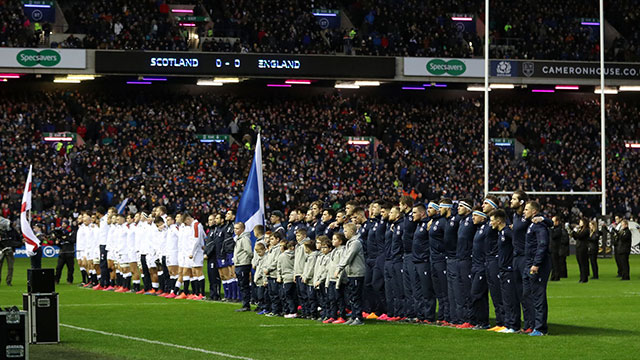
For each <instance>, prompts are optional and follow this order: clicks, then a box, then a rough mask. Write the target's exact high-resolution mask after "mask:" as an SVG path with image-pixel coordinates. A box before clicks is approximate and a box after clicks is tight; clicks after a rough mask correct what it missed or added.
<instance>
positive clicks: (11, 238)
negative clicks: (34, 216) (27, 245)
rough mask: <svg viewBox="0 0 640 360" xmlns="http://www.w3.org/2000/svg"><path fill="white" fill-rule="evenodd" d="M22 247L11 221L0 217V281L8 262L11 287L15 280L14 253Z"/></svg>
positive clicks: (8, 281) (8, 276) (8, 282)
mask: <svg viewBox="0 0 640 360" xmlns="http://www.w3.org/2000/svg"><path fill="white" fill-rule="evenodd" d="M21 245H22V242H21V241H20V237H19V235H18V232H17V231H16V230H15V229H14V228H13V227H12V226H11V221H9V219H5V218H3V217H2V216H0V281H2V277H1V274H2V266H3V264H4V260H5V259H6V260H7V285H9V286H11V280H12V279H13V263H14V260H15V258H14V257H13V252H14V250H15V249H17V248H19V247H20V246H21Z"/></svg>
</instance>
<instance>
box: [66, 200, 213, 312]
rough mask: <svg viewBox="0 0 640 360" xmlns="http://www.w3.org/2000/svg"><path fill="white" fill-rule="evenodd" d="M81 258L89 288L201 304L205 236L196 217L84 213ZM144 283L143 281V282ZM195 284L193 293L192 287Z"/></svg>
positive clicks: (159, 212)
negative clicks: (177, 299) (196, 301)
mask: <svg viewBox="0 0 640 360" xmlns="http://www.w3.org/2000/svg"><path fill="white" fill-rule="evenodd" d="M81 220H82V223H81V225H80V226H79V228H78V233H77V242H76V258H77V261H78V265H79V268H80V272H81V273H82V284H81V286H83V287H91V288H93V289H94V290H105V291H115V292H135V293H137V294H146V295H159V296H164V297H167V298H179V299H184V298H189V299H193V300H201V299H203V298H204V294H205V290H204V288H205V284H204V275H203V270H202V269H203V261H204V239H205V232H204V229H203V226H202V224H200V223H199V222H198V221H197V220H195V219H194V218H193V217H192V216H191V215H190V214H188V213H184V214H178V215H176V216H171V215H167V213H166V208H165V207H164V206H160V207H157V208H155V209H153V211H152V212H151V213H150V214H147V213H146V212H144V211H143V212H139V213H136V214H135V215H132V214H130V215H127V216H124V215H122V214H117V213H116V209H115V208H110V209H109V210H108V212H107V213H106V214H103V212H102V211H100V210H98V211H97V212H95V213H94V214H89V213H88V212H84V213H82V214H81ZM141 282H142V283H141ZM189 285H191V289H190V288H189Z"/></svg>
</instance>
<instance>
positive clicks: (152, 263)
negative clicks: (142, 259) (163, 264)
mask: <svg viewBox="0 0 640 360" xmlns="http://www.w3.org/2000/svg"><path fill="white" fill-rule="evenodd" d="M156 260H158V258H157V257H155V256H151V255H147V267H148V268H155V267H157V265H156Z"/></svg>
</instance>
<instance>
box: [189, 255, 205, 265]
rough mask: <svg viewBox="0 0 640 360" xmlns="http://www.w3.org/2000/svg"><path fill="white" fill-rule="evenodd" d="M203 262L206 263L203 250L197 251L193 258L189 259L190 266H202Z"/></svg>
mask: <svg viewBox="0 0 640 360" xmlns="http://www.w3.org/2000/svg"><path fill="white" fill-rule="evenodd" d="M203 263H204V253H203V252H202V251H198V252H196V254H195V255H194V256H193V258H192V259H189V262H188V264H189V267H190V268H195V267H202V264H203Z"/></svg>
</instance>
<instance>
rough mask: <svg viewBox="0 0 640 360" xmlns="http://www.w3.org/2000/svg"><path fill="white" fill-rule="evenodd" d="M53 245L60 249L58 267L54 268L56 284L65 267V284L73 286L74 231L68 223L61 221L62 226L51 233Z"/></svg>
mask: <svg viewBox="0 0 640 360" xmlns="http://www.w3.org/2000/svg"><path fill="white" fill-rule="evenodd" d="M53 241H54V244H55V245H57V246H58V247H59V248H60V254H59V255H58V265H57V266H56V284H59V283H60V277H61V276H62V268H63V267H64V266H65V265H67V283H69V284H73V269H74V264H75V256H74V253H75V247H76V230H75V227H72V226H71V225H70V224H69V223H68V221H66V220H64V221H62V226H60V227H58V228H56V229H55V230H54V231H53Z"/></svg>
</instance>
